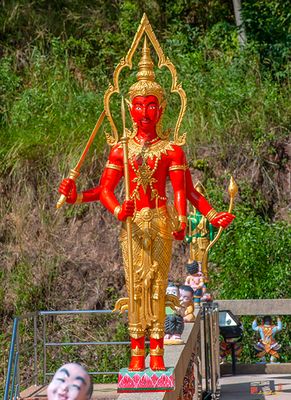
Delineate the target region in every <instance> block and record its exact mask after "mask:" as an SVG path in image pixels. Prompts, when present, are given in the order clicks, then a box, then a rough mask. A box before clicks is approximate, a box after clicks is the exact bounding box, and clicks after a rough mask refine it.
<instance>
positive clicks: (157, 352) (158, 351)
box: [150, 346, 164, 356]
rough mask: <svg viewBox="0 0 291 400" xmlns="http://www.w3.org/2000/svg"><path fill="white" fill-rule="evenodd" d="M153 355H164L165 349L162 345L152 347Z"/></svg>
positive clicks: (151, 353) (151, 352)
mask: <svg viewBox="0 0 291 400" xmlns="http://www.w3.org/2000/svg"><path fill="white" fill-rule="evenodd" d="M150 355H151V356H163V355H164V349H161V348H160V346H157V347H156V348H155V349H150Z"/></svg>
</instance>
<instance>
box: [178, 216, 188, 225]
mask: <svg viewBox="0 0 291 400" xmlns="http://www.w3.org/2000/svg"><path fill="white" fill-rule="evenodd" d="M178 221H180V222H185V223H186V224H187V217H186V216H185V215H179V217H178Z"/></svg>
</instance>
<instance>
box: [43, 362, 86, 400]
mask: <svg viewBox="0 0 291 400" xmlns="http://www.w3.org/2000/svg"><path fill="white" fill-rule="evenodd" d="M89 387H90V378H89V375H88V374H87V373H86V371H84V370H83V368H82V367H81V366H79V365H77V364H65V365H63V366H62V367H61V368H60V369H58V371H57V372H56V373H55V375H54V377H53V380H52V381H51V383H50V384H49V386H48V388H47V396H48V400H87V399H88V398H89V397H88V390H89Z"/></svg>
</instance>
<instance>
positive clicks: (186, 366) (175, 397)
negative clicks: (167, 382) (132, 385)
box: [118, 312, 201, 400]
mask: <svg viewBox="0 0 291 400" xmlns="http://www.w3.org/2000/svg"><path fill="white" fill-rule="evenodd" d="M200 319H201V313H200V312H198V313H196V320H195V322H194V323H188V324H185V329H184V332H183V334H182V339H183V340H184V342H185V344H184V345H176V346H175V345H171V346H165V356H164V359H165V364H166V365H167V366H170V367H174V369H175V381H176V384H175V390H174V391H172V392H151V393H146V392H143V393H137V392H134V393H122V394H120V395H119V396H118V399H119V400H133V399H134V400H149V399H150V400H183V398H186V397H183V389H184V392H187V394H188V396H189V397H187V398H193V399H194V400H198V399H200V398H201V397H200V396H201V366H200V362H201V345H200V343H201V338H200V333H201V331H200ZM146 363H147V364H148V363H149V356H148V357H147V359H146ZM189 382H191V385H190V386H191V387H188V386H187V385H189ZM193 382H195V384H194V385H193ZM190 393H191V395H193V397H190Z"/></svg>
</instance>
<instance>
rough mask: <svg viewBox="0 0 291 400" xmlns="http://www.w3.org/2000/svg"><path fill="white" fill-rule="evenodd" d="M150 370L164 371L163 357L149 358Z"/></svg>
mask: <svg viewBox="0 0 291 400" xmlns="http://www.w3.org/2000/svg"><path fill="white" fill-rule="evenodd" d="M150 369H152V370H153V371H165V370H166V367H165V364H164V358H163V356H150Z"/></svg>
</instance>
